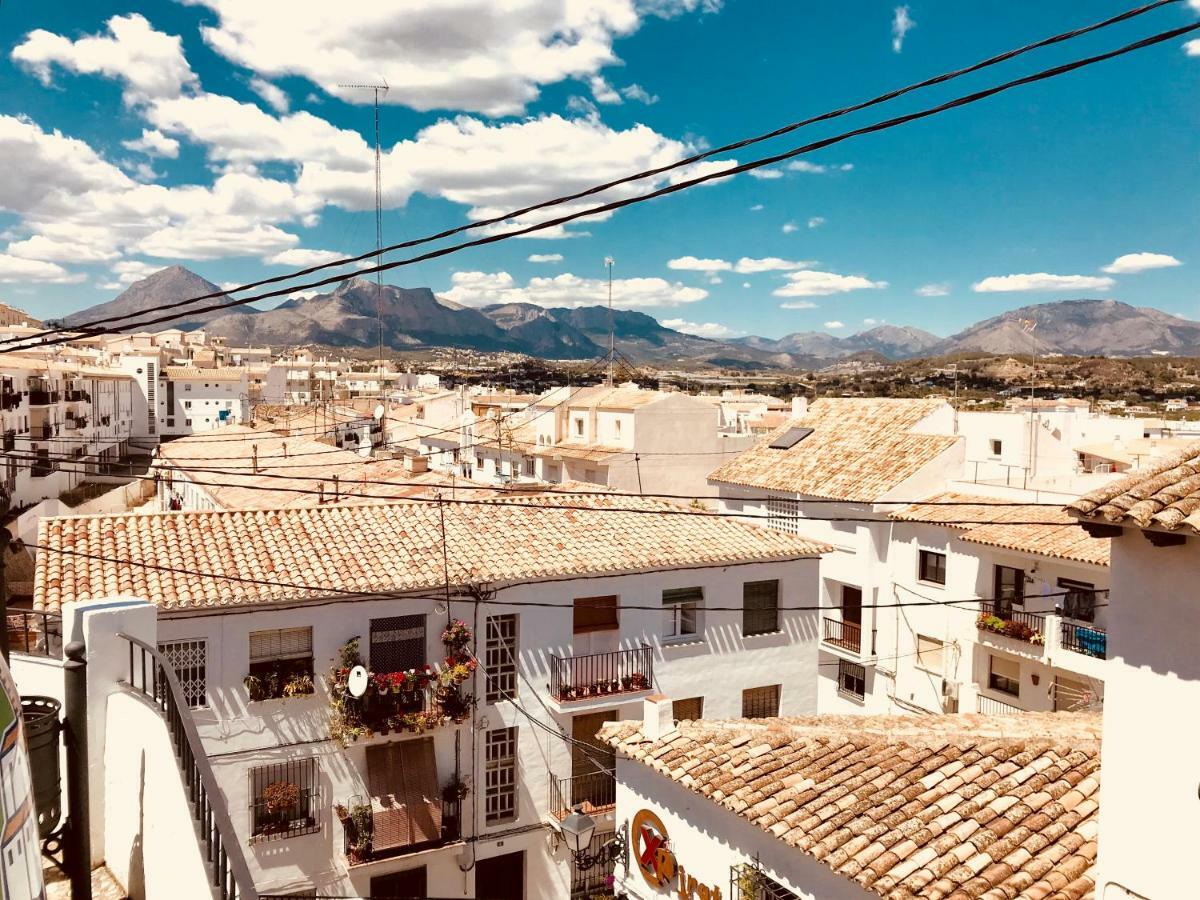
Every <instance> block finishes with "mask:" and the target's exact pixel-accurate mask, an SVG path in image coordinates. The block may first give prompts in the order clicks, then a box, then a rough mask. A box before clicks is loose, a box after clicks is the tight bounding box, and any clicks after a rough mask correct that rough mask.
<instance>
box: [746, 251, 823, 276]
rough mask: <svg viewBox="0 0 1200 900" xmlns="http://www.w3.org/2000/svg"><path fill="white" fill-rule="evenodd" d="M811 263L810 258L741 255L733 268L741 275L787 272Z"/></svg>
mask: <svg viewBox="0 0 1200 900" xmlns="http://www.w3.org/2000/svg"><path fill="white" fill-rule="evenodd" d="M811 265H813V262H812V260H806V259H780V258H779V257H778V256H764V257H762V258H761V259H751V258H750V257H748V256H743V257H742V258H741V259H739V260H738V261H737V264H736V265H735V266H734V268H733V270H734V271H735V272H739V273H741V274H742V275H753V274H754V273H756V272H788V271H791V270H793V269H805V268H808V267H809V266H811Z"/></svg>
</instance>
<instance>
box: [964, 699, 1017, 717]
mask: <svg viewBox="0 0 1200 900" xmlns="http://www.w3.org/2000/svg"><path fill="white" fill-rule="evenodd" d="M975 711H976V712H979V713H983V714H984V715H985V716H1011V715H1016V714H1019V713H1023V712H1025V710H1023V709H1021V707H1019V706H1013V705H1012V704H1011V703H1005V702H1004V701H1003V700H996V699H995V698H993V697H985V696H984V695H983V694H976V695H975Z"/></svg>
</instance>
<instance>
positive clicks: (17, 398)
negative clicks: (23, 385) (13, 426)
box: [0, 391, 21, 412]
mask: <svg viewBox="0 0 1200 900" xmlns="http://www.w3.org/2000/svg"><path fill="white" fill-rule="evenodd" d="M20 405H21V395H20V394H19V393H18V392H17V391H4V392H3V393H0V409H3V410H4V411H5V412H8V411H9V410H13V409H16V408H17V407H18V406H20Z"/></svg>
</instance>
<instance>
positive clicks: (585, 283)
mask: <svg viewBox="0 0 1200 900" xmlns="http://www.w3.org/2000/svg"><path fill="white" fill-rule="evenodd" d="M450 280H451V283H452V285H453V286H452V287H451V288H450V290H448V291H441V292H440V293H439V296H441V297H444V298H446V299H447V300H452V301H454V302H455V303H461V304H463V305H464V306H475V307H479V306H487V305H488V304H490V303H534V304H536V305H538V306H544V307H558V306H565V307H577V306H593V305H597V304H604V303H607V302H608V279H606V278H580V277H579V276H578V275H573V274H571V273H569V272H565V273H563V274H562V275H556V276H555V277H553V278H531V279H529V282H528V283H527V284H526V285H524V286H523V287H522V286H521V285H518V284H517V282H516V280H515V279H514V278H513V277H512V276H511V275H509V274H508V273H507V272H455V273H454V274H453V275H452V276H451V278H450ZM612 290H613V306H615V307H617V308H620V309H639V308H643V307H664V306H680V305H682V304H686V303H694V302H696V301H697V300H703V299H704V298H705V297H707V296H708V291H706V290H703V289H702V288H695V287H686V286H684V285H682V284H680V283H679V282H670V281H667V280H666V279H663V278H614V279H613V283H612Z"/></svg>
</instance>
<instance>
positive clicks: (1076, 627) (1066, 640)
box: [1062, 619, 1108, 659]
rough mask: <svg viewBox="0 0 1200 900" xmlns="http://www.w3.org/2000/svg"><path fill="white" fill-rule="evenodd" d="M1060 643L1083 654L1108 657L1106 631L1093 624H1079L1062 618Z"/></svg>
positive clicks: (1099, 657)
mask: <svg viewBox="0 0 1200 900" xmlns="http://www.w3.org/2000/svg"><path fill="white" fill-rule="evenodd" d="M1062 645H1063V646H1064V647H1066V648H1067V649H1068V650H1073V651H1075V652H1076V653H1082V654H1084V655H1085V656H1094V657H1096V658H1097V659H1107V658H1108V633H1107V632H1105V631H1104V629H1102V628H1096V627H1095V626H1094V625H1081V624H1079V623H1077V622H1068V621H1067V620H1066V619H1063V622H1062Z"/></svg>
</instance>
